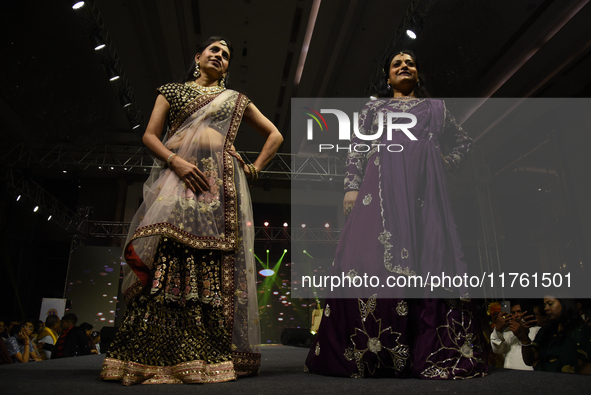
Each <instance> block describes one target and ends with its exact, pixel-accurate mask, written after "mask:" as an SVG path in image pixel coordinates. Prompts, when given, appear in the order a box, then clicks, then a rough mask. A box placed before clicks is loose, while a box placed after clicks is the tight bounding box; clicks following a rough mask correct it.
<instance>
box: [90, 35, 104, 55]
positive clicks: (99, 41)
mask: <svg viewBox="0 0 591 395" xmlns="http://www.w3.org/2000/svg"><path fill="white" fill-rule="evenodd" d="M90 41H91V42H92V46H93V47H94V50H95V51H98V50H99V49H103V48H104V47H105V42H104V41H103V38H102V37H101V35H100V33H99V32H95V33H93V34H92V36H90Z"/></svg>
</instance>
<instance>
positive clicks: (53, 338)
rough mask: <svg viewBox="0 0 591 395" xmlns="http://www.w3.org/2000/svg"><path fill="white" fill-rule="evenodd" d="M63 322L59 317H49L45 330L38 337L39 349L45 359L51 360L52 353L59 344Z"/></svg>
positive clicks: (46, 320)
mask: <svg viewBox="0 0 591 395" xmlns="http://www.w3.org/2000/svg"><path fill="white" fill-rule="evenodd" d="M61 325H62V322H61V320H60V317H58V316H57V315H50V316H47V318H46V319H45V328H43V330H42V331H41V333H39V335H38V336H37V338H38V340H37V348H38V349H39V354H40V355H41V358H43V359H51V352H52V351H53V348H54V347H55V344H56V343H57V339H58V337H59V332H60V331H61Z"/></svg>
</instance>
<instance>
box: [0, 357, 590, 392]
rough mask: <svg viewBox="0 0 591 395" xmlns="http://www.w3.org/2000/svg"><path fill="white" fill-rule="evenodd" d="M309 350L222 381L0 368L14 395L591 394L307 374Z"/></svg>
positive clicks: (508, 379)
mask: <svg viewBox="0 0 591 395" xmlns="http://www.w3.org/2000/svg"><path fill="white" fill-rule="evenodd" d="M307 353H308V349H307V348H297V347H288V346H265V347H263V350H262V366H261V375H260V376H258V377H251V378H245V379H239V380H237V381H232V382H228V383H220V384H197V385H186V384H181V385H175V384H168V385H167V384H160V385H137V386H133V387H125V386H123V385H121V384H120V383H117V382H103V381H101V380H100V379H99V372H100V369H101V364H102V361H103V357H104V356H103V355H92V356H87V357H79V358H67V359H62V360H56V361H43V362H34V363H27V364H19V365H4V366H0V393H2V395H13V394H27V395H31V394H58V393H59V394H80V395H92V394H108V395H119V394H125V395H129V394H143V395H145V394H159V395H162V394H195V393H204V394H205V393H207V394H228V393H234V394H339V395H343V394H349V393H356V394H374V393H381V394H383V393H393V392H399V393H401V394H440V395H441V394H491V395H492V394H494V395H499V394H503V395H507V394H518V395H525V394H531V395H533V394H552V395H555V394H570V395H574V394H583V393H585V394H588V393H589V389H590V388H591V376H582V375H571V374H566V373H564V374H562V373H544V372H522V371H517V370H504V369H496V370H494V371H492V372H491V373H490V374H489V375H488V376H487V377H484V378H478V379H471V380H458V381H436V380H432V381H431V380H417V379H406V380H397V379H349V378H338V377H325V376H317V375H313V374H309V373H304V371H303V366H304V360H305V358H306V355H307Z"/></svg>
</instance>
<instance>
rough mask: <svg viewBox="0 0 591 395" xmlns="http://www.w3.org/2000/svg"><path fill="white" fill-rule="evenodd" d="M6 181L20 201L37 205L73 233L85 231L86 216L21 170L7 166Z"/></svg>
mask: <svg viewBox="0 0 591 395" xmlns="http://www.w3.org/2000/svg"><path fill="white" fill-rule="evenodd" d="M5 173H6V176H5V181H6V187H7V190H8V193H9V194H12V195H13V196H14V198H15V199H18V200H19V201H29V202H31V206H32V207H34V206H37V211H39V213H40V214H43V215H46V216H47V218H48V219H49V218H50V216H51V221H53V222H55V223H56V224H57V225H59V226H60V227H62V228H64V229H65V230H67V231H68V232H72V233H76V234H79V233H85V223H84V222H85V221H84V218H83V217H82V216H80V215H78V214H77V213H75V212H74V211H72V210H70V209H69V208H68V207H67V206H65V205H64V204H63V203H61V202H60V201H59V200H57V199H56V198H55V197H53V196H52V195H51V194H49V192H47V191H46V190H45V189H43V188H42V187H41V186H39V184H37V183H35V182H34V181H32V180H29V179H27V178H26V177H25V176H24V175H23V174H22V173H21V172H19V171H18V170H16V169H13V168H10V167H9V168H5Z"/></svg>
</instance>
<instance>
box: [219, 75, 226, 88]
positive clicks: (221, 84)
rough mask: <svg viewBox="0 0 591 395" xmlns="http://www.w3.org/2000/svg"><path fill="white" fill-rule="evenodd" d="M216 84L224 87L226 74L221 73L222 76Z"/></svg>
mask: <svg viewBox="0 0 591 395" xmlns="http://www.w3.org/2000/svg"><path fill="white" fill-rule="evenodd" d="M218 85H219V86H221V87H222V88H225V87H226V76H224V75H222V78H220V82H218Z"/></svg>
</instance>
